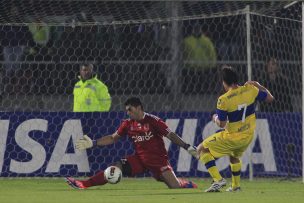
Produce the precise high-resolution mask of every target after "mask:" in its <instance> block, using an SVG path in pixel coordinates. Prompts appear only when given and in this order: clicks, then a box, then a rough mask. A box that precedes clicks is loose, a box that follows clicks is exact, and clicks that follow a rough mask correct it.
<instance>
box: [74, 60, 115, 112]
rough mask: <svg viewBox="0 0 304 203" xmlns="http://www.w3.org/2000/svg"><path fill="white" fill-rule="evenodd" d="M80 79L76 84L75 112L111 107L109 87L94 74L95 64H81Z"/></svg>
mask: <svg viewBox="0 0 304 203" xmlns="http://www.w3.org/2000/svg"><path fill="white" fill-rule="evenodd" d="M79 78H80V80H79V81H78V82H77V83H76V84H75V86H74V91H73V94H74V107H73V111H74V112H98V111H99V112H100V111H102V112H107V111H109V110H110V107H111V96H110V94H109V91H108V87H107V86H106V85H105V84H104V83H103V82H101V81H100V80H98V79H97V76H96V75H93V65H92V64H83V65H81V66H80V76H79Z"/></svg>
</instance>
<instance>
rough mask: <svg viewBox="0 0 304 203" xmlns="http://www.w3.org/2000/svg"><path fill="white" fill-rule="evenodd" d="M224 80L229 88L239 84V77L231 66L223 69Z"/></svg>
mask: <svg viewBox="0 0 304 203" xmlns="http://www.w3.org/2000/svg"><path fill="white" fill-rule="evenodd" d="M222 80H223V81H224V82H225V83H226V84H227V85H229V86H231V85H233V84H238V75H237V73H236V71H235V70H234V69H233V68H232V67H231V66H227V65H225V66H223V68H222Z"/></svg>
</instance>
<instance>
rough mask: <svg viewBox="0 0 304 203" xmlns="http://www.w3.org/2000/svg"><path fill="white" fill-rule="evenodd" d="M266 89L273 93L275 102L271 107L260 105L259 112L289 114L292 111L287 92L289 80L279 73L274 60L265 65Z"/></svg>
mask: <svg viewBox="0 0 304 203" xmlns="http://www.w3.org/2000/svg"><path fill="white" fill-rule="evenodd" d="M266 74H267V75H266V77H265V84H266V87H267V88H268V89H269V90H270V91H271V92H272V93H273V96H274V98H275V101H274V102H273V103H272V104H271V105H264V104H261V111H266V112H291V111H292V110H293V108H292V103H291V95H290V90H289V80H288V78H286V77H285V76H284V75H283V74H282V73H281V71H280V67H279V65H278V62H277V60H276V59H275V58H270V59H269V60H268V62H267V63H266Z"/></svg>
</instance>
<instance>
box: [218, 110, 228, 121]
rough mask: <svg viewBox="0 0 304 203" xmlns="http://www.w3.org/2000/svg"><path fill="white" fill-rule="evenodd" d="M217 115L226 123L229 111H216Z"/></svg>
mask: <svg viewBox="0 0 304 203" xmlns="http://www.w3.org/2000/svg"><path fill="white" fill-rule="evenodd" d="M216 114H217V116H218V119H219V120H220V121H226V120H227V111H223V110H220V109H216Z"/></svg>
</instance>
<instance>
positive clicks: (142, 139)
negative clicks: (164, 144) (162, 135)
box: [132, 132, 154, 143]
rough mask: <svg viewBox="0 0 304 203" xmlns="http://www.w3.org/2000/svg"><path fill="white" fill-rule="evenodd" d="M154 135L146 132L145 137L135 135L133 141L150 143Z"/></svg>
mask: <svg viewBox="0 0 304 203" xmlns="http://www.w3.org/2000/svg"><path fill="white" fill-rule="evenodd" d="M153 136H154V135H153V134H152V133H151V132H145V133H144V135H134V136H132V139H133V141H134V142H135V143H136V142H144V141H149V140H150V139H151V138H152V137H153Z"/></svg>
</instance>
